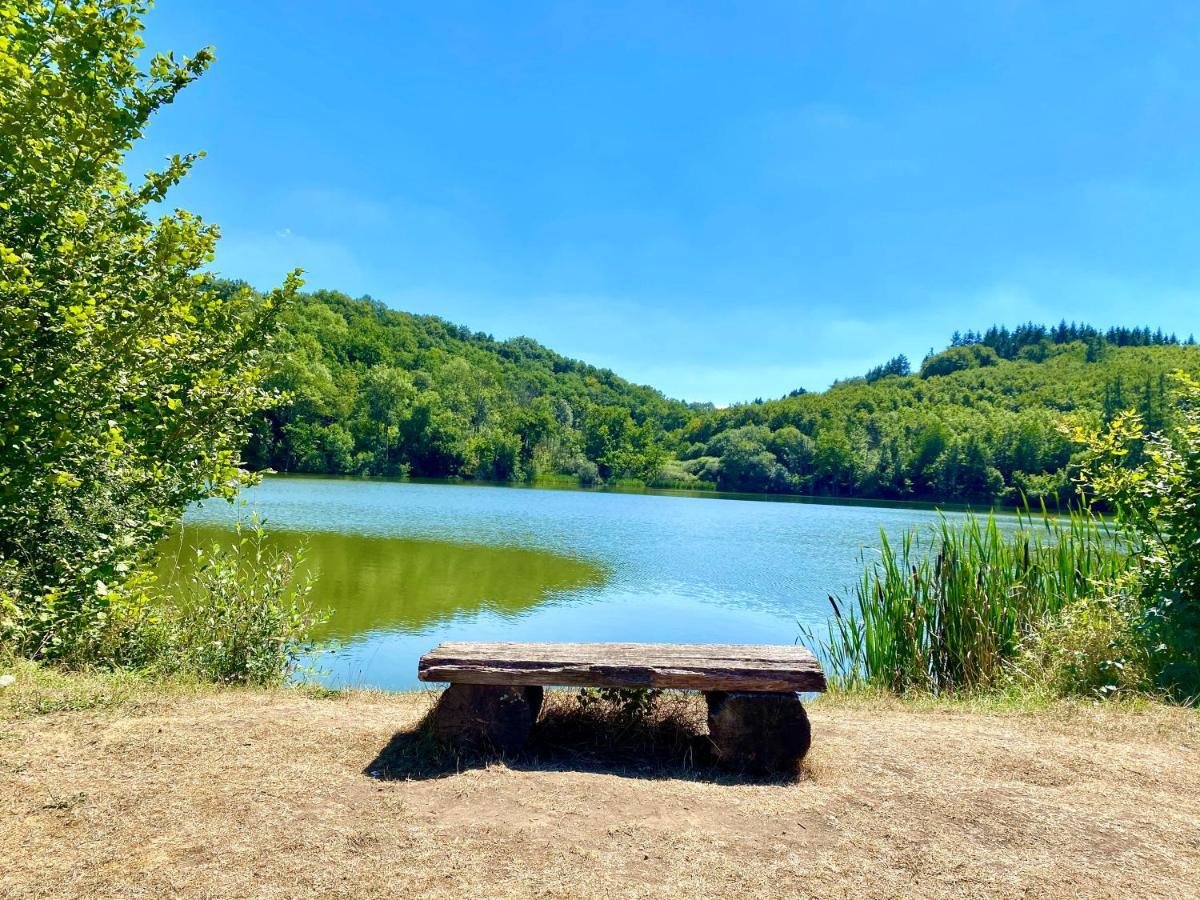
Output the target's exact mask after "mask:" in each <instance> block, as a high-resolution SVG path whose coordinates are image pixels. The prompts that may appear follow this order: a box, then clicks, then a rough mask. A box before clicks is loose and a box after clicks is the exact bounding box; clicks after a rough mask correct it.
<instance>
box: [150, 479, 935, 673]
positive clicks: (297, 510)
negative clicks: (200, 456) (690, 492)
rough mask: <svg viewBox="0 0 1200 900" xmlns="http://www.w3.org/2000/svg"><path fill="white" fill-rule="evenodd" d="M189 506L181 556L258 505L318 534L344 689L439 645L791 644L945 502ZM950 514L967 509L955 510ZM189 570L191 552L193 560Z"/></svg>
mask: <svg viewBox="0 0 1200 900" xmlns="http://www.w3.org/2000/svg"><path fill="white" fill-rule="evenodd" d="M244 497H245V500H246V503H245V504H243V505H242V506H240V507H238V506H232V505H230V504H226V503H206V504H204V505H202V506H198V507H196V508H193V509H191V510H189V511H188V513H187V515H186V516H185V518H184V523H185V524H184V529H183V532H182V534H181V535H179V536H177V537H175V538H173V539H172V540H171V544H170V546H169V548H168V559H178V560H180V561H183V560H186V559H188V555H189V554H188V553H187V547H188V545H189V544H193V543H195V542H197V541H201V542H204V543H208V542H209V541H211V540H212V539H213V538H214V537H219V536H220V535H221V534H222V533H227V531H228V529H229V527H230V526H231V525H232V523H233V522H234V521H235V520H236V519H237V518H238V517H239V516H240V517H243V518H248V516H249V515H250V513H251V512H257V513H258V514H259V515H260V516H261V517H263V518H265V519H266V520H267V527H268V530H269V531H270V532H271V533H272V534H273V535H274V540H276V541H277V542H279V543H280V544H282V545H285V546H296V545H299V544H303V545H305V546H306V547H307V552H308V559H309V565H310V566H312V567H313V568H314V569H315V571H316V573H317V575H318V580H317V586H316V589H315V591H314V593H313V600H314V602H315V603H316V604H317V605H319V606H321V607H325V608H327V609H329V610H331V611H332V617H331V619H330V621H329V624H328V625H327V626H326V629H325V633H324V634H323V635H322V636H324V637H329V638H335V639H336V641H337V643H338V644H339V645H340V649H338V650H336V651H335V652H333V653H326V654H323V655H322V656H321V658H320V659H319V661H317V662H316V666H317V668H318V669H319V670H321V671H322V672H323V680H324V681H325V682H326V683H328V684H331V685H355V686H374V687H381V688H391V689H399V688H409V687H413V686H415V685H416V684H417V680H416V668H417V659H418V657H419V656H420V655H421V654H422V653H423V652H425V651H426V650H428V649H430V648H431V647H433V646H434V645H435V644H437V643H438V642H439V641H443V640H528V641H676V642H691V641H696V642H703V641H722V642H734V643H741V642H744V643H791V642H792V641H794V640H795V639H796V636H797V633H798V627H797V623H803V624H805V625H817V624H820V623H822V622H824V621H825V619H826V617H827V616H828V614H829V603H828V601H827V600H826V596H827V595H828V594H829V593H837V592H839V591H842V590H845V589H846V588H848V587H850V586H851V585H852V584H853V583H854V582H855V581H856V579H857V577H858V574H859V572H860V562H859V557H860V553H862V552H863V550H864V548H867V552H870V548H874V547H876V546H878V543H879V532H880V529H884V530H886V531H887V532H888V533H889V534H896V533H899V532H901V531H903V530H904V529H905V528H907V527H908V526H910V525H913V524H918V523H926V522H933V521H936V518H937V513H936V512H933V511H928V510H918V509H907V508H906V509H896V508H887V507H878V506H836V505H826V504H811V503H777V502H750V501H745V500H733V499H710V498H698V497H687V496H669V495H653V494H617V493H593V492H583V491H564V490H536V489H522V488H509V487H484V486H476V485H453V484H415V483H402V482H381V481H355V480H344V479H324V478H297V477H283V476H276V477H270V478H267V479H266V480H265V481H264V482H263V483H262V484H261V485H259V486H258V487H256V488H253V489H251V490H249V491H247V492H246V493H245V495H244ZM951 515H953V514H951ZM180 564H181V565H184V564H185V563H182V562H181V563H180Z"/></svg>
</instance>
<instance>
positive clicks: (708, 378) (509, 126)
mask: <svg viewBox="0 0 1200 900" xmlns="http://www.w3.org/2000/svg"><path fill="white" fill-rule="evenodd" d="M146 38H147V41H148V43H149V45H150V47H151V48H152V49H173V50H175V51H176V52H177V53H183V52H191V51H193V50H194V49H196V48H199V47H201V46H205V45H209V44H211V45H213V46H215V47H216V52H217V63H216V65H215V66H214V68H213V69H212V70H211V71H210V72H209V74H208V75H206V76H205V77H204V78H203V79H201V81H200V82H198V83H197V84H196V85H194V86H192V87H191V88H189V89H188V90H187V91H186V92H185V93H184V95H183V96H182V97H181V98H180V100H179V101H178V103H177V104H176V105H175V106H173V107H171V108H169V109H167V110H166V111H165V112H163V113H162V114H161V115H160V117H159V118H158V119H157V120H156V122H155V123H154V125H153V126H152V128H151V130H150V132H149V134H148V136H147V139H146V141H145V142H144V143H143V145H141V146H140V147H139V148H138V149H137V151H136V152H135V154H134V156H133V158H132V160H131V167H132V168H133V169H135V170H137V171H142V170H145V169H146V168H149V167H150V166H152V165H155V164H156V162H157V161H158V160H159V159H161V157H163V156H165V155H167V154H169V153H172V152H182V151H187V150H195V149H203V150H205V151H207V153H208V158H207V159H206V160H204V161H203V162H202V163H201V164H200V165H199V166H198V168H197V170H196V171H195V173H194V174H193V175H192V176H191V177H190V178H189V180H188V182H187V183H186V185H184V186H182V187H181V188H180V189H179V190H178V191H177V192H176V194H175V195H174V197H173V202H174V203H175V204H176V205H180V206H184V207H186V208H188V209H191V210H193V211H195V212H198V213H200V214H202V215H203V216H204V217H205V218H207V219H209V220H211V221H214V222H216V223H218V224H219V225H220V226H221V228H222V231H223V234H224V238H223V240H222V245H221V250H220V253H219V255H218V259H217V264H216V268H218V269H219V270H221V271H222V272H223V273H225V274H228V275H230V276H235V277H242V278H245V279H247V280H248V281H250V282H251V283H253V284H255V285H256V286H259V287H269V286H271V285H272V284H275V283H277V282H278V281H279V280H280V278H281V277H282V275H283V274H284V272H286V271H287V270H289V269H290V268H292V267H294V266H302V267H303V268H304V269H305V270H306V271H307V273H308V275H307V278H308V283H309V286H310V287H329V288H337V289H339V290H343V291H345V292H347V293H350V294H352V295H356V296H357V295H361V294H368V293H369V294H371V295H372V296H374V297H377V298H379V299H381V300H383V301H385V302H386V303H388V304H389V305H391V306H395V307H397V308H401V309H407V310H412V311H414V312H422V313H435V314H437V315H441V316H445V317H446V318H449V319H452V320H454V321H456V322H461V323H463V324H466V325H468V326H470V327H471V328H473V329H476V330H481V331H488V332H491V333H493V334H495V335H496V336H497V337H511V336H514V335H518V334H526V335H529V336H531V337H533V338H535V339H537V340H539V341H541V342H542V343H544V344H546V345H548V346H550V347H552V348H553V349H555V350H557V351H559V352H562V353H565V354H568V355H570V356H575V357H579V358H581V359H584V360H587V361H588V362H592V363H595V364H598V365H603V366H608V367H610V368H612V369H614V370H615V371H616V372H618V373H619V374H621V375H623V376H625V377H627V378H631V379H633V380H635V381H639V382H644V383H649V384H653V385H655V386H656V387H659V388H661V389H663V390H664V391H665V392H667V393H668V394H670V395H673V396H678V397H682V398H684V399H688V400H709V401H713V402H717V403H722V404H724V403H729V402H736V401H739V400H749V399H753V398H755V397H759V396H761V397H772V396H779V395H781V394H783V393H786V392H787V391H788V390H791V389H792V388H795V387H800V386H803V387H807V388H809V389H820V388H823V387H825V386H826V385H828V384H829V382H830V381H832V380H833V379H834V378H837V377H844V376H849V375H854V374H860V373H861V372H863V371H865V370H866V369H867V368H869V367H870V366H871V365H874V364H876V363H878V362H881V361H883V360H885V359H887V358H889V357H891V356H893V355H895V354H896V353H901V352H903V353H907V354H908V355H909V356H910V357H911V358H913V360H914V362H918V361H919V360H920V358H921V356H922V355H923V354H924V353H925V352H926V351H927V350H928V349H929V348H930V347H932V346H936V347H938V348H941V347H942V346H944V345H945V343H946V341H947V340H948V338H949V335H950V333H951V332H953V331H954V330H955V329H962V330H966V329H969V328H983V327H986V326H988V325H990V324H992V323H993V322H1002V323H1007V324H1016V323H1018V322H1021V321H1024V320H1027V319H1035V320H1047V321H1057V320H1058V319H1060V318H1067V319H1068V320H1070V319H1079V320H1087V321H1090V322H1093V323H1095V324H1098V325H1108V324H1115V323H1121V324H1150V325H1153V326H1160V325H1161V326H1162V327H1164V328H1165V329H1167V330H1176V331H1178V332H1180V334H1181V335H1184V334H1187V333H1188V332H1192V331H1195V332H1197V333H1198V334H1200V4H1195V3H1190V2H1188V3H1171V2H1156V3H1150V4H1134V3H1104V2H1086V3H1083V2H1081V3H1052V4H1044V3H1022V2H994V3H988V2H972V3H967V4H944V3H915V2H914V3H903V4H894V3H846V4H829V3H820V4H819V3H801V2H788V3H782V2H769V0H756V2H753V3H746V2H731V3H700V2H695V3H654V2H648V0H647V2H637V3H633V2H630V3H622V2H610V3H595V4H582V3H551V4H540V3H533V2H525V3H520V4H499V3H490V2H480V3H457V2H439V3H421V4H415V3H414V4H408V3H400V2H378V3H350V2H345V3H341V2H339V3H318V2H310V0H291V2H282V0H255V2H254V3H243V2H233V0H224V2H218V0H160V4H159V6H158V7H157V8H156V9H155V10H153V11H152V12H151V14H150V17H149V19H148V27H147V32H146Z"/></svg>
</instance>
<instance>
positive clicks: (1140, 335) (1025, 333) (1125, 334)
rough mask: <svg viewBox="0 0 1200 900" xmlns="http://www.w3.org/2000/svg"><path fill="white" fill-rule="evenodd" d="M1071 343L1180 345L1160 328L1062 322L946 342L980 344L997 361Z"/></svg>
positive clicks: (1000, 329) (997, 329) (1191, 341)
mask: <svg viewBox="0 0 1200 900" xmlns="http://www.w3.org/2000/svg"><path fill="white" fill-rule="evenodd" d="M1075 342H1079V343H1083V344H1087V345H1089V346H1097V345H1103V344H1111V345H1112V346H1114V347H1163V346H1166V345H1168V344H1179V343H1181V342H1180V340H1179V338H1178V337H1177V336H1176V335H1175V334H1174V333H1172V334H1164V333H1163V330H1162V329H1161V328H1159V329H1156V330H1154V331H1151V330H1150V329H1149V328H1116V327H1114V328H1109V329H1108V330H1107V331H1101V330H1100V329H1099V328H1094V327H1092V326H1091V325H1084V324H1078V323H1075V322H1072V323H1071V324H1069V325H1068V324H1067V322H1066V320H1065V319H1064V320H1063V321H1061V322H1059V323H1058V325H1057V326H1054V327H1050V326H1046V325H1038V324H1035V323H1034V322H1026V323H1025V324H1024V325H1019V326H1017V328H1015V329H1014V330H1013V331H1009V330H1008V329H1007V328H1005V327H1004V326H996V325H993V326H992V327H991V328H989V329H988V330H987V331H985V332H983V333H982V334H979V333H977V332H974V331H968V332H967V333H966V334H960V333H959V332H957V331H956V332H954V336H953V337H952V338H951V339H950V346H951V347H966V346H970V345H971V344H982V345H984V346H985V347H991V348H992V349H993V350H995V351H996V355H997V356H999V357H1000V358H1001V359H1016V358H1017V357H1018V356H1019V355H1020V353H1021V351H1023V350H1026V349H1027V348H1031V347H1033V348H1040V347H1043V346H1045V345H1049V344H1073V343H1075ZM1182 343H1186V344H1188V345H1192V344H1195V343H1196V339H1195V338H1194V337H1193V336H1192V335H1188V338H1187V340H1186V341H1183V342H1182Z"/></svg>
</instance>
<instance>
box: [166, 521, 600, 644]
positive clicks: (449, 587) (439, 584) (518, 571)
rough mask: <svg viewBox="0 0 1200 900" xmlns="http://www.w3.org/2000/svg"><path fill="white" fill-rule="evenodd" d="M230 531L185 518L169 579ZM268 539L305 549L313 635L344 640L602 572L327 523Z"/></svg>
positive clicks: (535, 598)
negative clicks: (325, 615) (317, 615)
mask: <svg viewBox="0 0 1200 900" xmlns="http://www.w3.org/2000/svg"><path fill="white" fill-rule="evenodd" d="M231 539H232V534H231V532H230V531H229V530H228V529H225V528H220V527H216V526H199V525H189V526H187V527H186V528H184V529H183V531H182V533H180V534H176V535H175V536H173V537H172V538H169V539H168V542H167V545H166V548H167V551H168V552H167V553H166V554H164V561H163V564H162V569H161V575H162V577H163V578H164V580H165V581H166V582H167V583H168V584H169V583H171V582H172V579H174V578H179V577H182V576H183V575H184V574H185V573H186V571H187V568H186V562H187V561H188V560H191V559H192V558H194V556H195V550H196V548H197V547H208V546H209V545H211V544H212V543H213V542H217V543H228V542H229V541H230V540H231ZM268 540H269V543H270V544H272V545H273V546H276V547H279V548H280V549H284V550H293V551H294V550H296V549H298V548H300V547H304V548H305V555H306V561H305V564H304V569H303V570H302V572H305V571H306V572H310V573H312V574H314V575H315V576H316V581H315V585H314V587H313V592H312V594H311V599H312V602H313V605H314V606H315V607H316V608H317V609H321V610H327V611H328V612H329V613H330V617H329V621H328V622H327V624H326V625H325V626H324V628H323V629H322V631H321V632H320V633H319V634H318V635H317V636H318V637H320V638H336V639H338V640H343V641H344V640H348V639H351V638H355V637H358V636H359V635H362V634H365V633H367V632H370V631H376V630H384V631H387V630H402V631H420V630H424V629H426V628H429V627H430V626H433V625H436V624H439V623H442V622H447V621H449V620H451V619H454V618H456V617H461V616H473V615H478V614H480V613H483V612H488V613H493V614H499V615H502V616H518V615H520V614H521V613H523V612H525V611H527V610H529V609H532V608H533V607H535V606H537V605H538V604H540V603H543V602H545V601H546V600H548V599H550V598H552V597H554V596H555V595H556V594H561V593H564V592H567V591H582V590H586V589H588V588H597V587H599V586H600V585H602V584H603V583H604V578H605V570H604V568H603V567H602V566H600V565H598V564H596V563H593V562H589V561H587V560H582V559H577V558H574V557H571V556H564V555H562V554H559V553H552V552H549V551H546V550H538V549H532V548H528V547H506V546H487V545H483V544H466V543H456V542H453V541H444V540H416V539H411V538H385V537H376V536H366V535H361V534H353V533H338V532H328V531H326V532H311V533H302V532H289V531H273V532H270V533H269V537H268ZM181 562H182V563H183V565H180V563H181Z"/></svg>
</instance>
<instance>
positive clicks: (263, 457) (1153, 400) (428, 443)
mask: <svg viewBox="0 0 1200 900" xmlns="http://www.w3.org/2000/svg"><path fill="white" fill-rule="evenodd" d="M243 289H244V285H240V284H238V283H235V282H217V283H216V284H215V285H214V287H213V290H215V291H218V292H221V293H230V292H234V291H238V290H243ZM1177 370H1183V371H1188V372H1197V371H1200V349H1197V347H1196V345H1195V341H1194V340H1193V339H1192V338H1191V337H1188V338H1187V339H1186V340H1183V341H1181V340H1180V339H1179V338H1178V337H1177V336H1176V335H1165V334H1163V333H1162V332H1161V331H1152V330H1151V329H1150V328H1148V327H1113V328H1108V329H1106V330H1100V329H1098V328H1095V327H1093V326H1090V325H1081V324H1076V323H1071V324H1068V323H1066V322H1063V323H1060V324H1059V325H1057V326H1043V325H1036V324H1033V323H1028V324H1025V325H1021V326H1019V327H1017V328H1015V329H1014V330H1012V331H1010V330H1009V329H1007V328H1005V327H1003V326H993V327H991V328H989V329H988V330H986V331H984V332H978V333H977V332H973V331H968V332H966V333H965V334H963V333H956V334H954V335H953V336H952V337H951V339H950V342H949V346H947V347H946V349H945V350H943V351H941V352H938V353H931V354H930V355H929V356H928V357H926V358H925V359H924V360H923V361H922V362H921V364H920V366H919V367H918V368H917V370H916V371H912V369H911V366H910V364H909V362H908V360H907V359H906V358H904V357H903V356H898V357H895V358H893V359H891V360H888V361H887V362H884V363H881V364H880V365H879V366H877V367H875V368H873V369H872V370H871V371H869V372H868V373H866V374H865V375H863V376H861V377H853V378H847V379H845V380H841V381H838V382H837V383H835V384H834V385H833V386H832V387H831V388H829V389H828V390H826V391H823V392H807V391H804V390H796V391H793V392H792V393H791V394H789V395H788V396H786V397H782V398H779V399H776V400H767V401H755V402H753V403H746V404H739V405H735V406H731V407H728V408H722V409H718V408H715V407H714V406H712V405H711V404H697V403H692V404H688V403H683V402H681V401H677V400H672V399H670V398H667V397H665V396H664V395H663V394H662V393H661V392H659V391H657V390H654V389H653V388H650V387H645V386H640V385H635V384H632V383H630V382H628V381H626V380H624V379H622V378H620V377H618V376H617V375H615V374H614V373H612V372H611V371H609V370H606V369H599V368H596V367H593V366H589V365H587V364H585V363H582V362H579V361H576V360H573V359H568V358H566V357H563V356H561V355H559V354H557V353H555V352H553V351H552V350H549V349H547V348H546V347H543V346H541V345H540V344H538V343H537V342H536V341H533V340H531V339H529V338H524V337H520V338H514V339H511V340H505V341H498V340H496V339H494V338H493V337H491V336H490V335H487V334H483V333H479V332H472V331H470V330H469V329H467V328H464V327H461V326H457V325H454V324H451V323H449V322H447V321H445V320H443V319H440V318H437V317H435V316H421V315H413V314H410V313H406V312H400V311H397V310H393V309H390V308H388V307H387V306H385V305H384V304H383V303H381V302H379V301H377V300H372V299H370V298H361V299H352V298H350V297H348V296H346V295H344V294H341V293H337V292H334V291H315V292H312V293H307V294H301V295H300V296H299V297H298V299H297V300H296V302H295V303H294V304H293V305H291V306H290V307H289V308H288V309H287V310H286V311H285V312H284V314H283V326H282V332H281V335H280V337H279V338H278V340H277V342H276V344H275V345H274V348H273V349H272V351H271V353H270V358H269V360H268V371H269V372H270V387H271V388H272V389H273V390H274V391H275V392H276V397H277V400H276V402H275V404H274V405H273V406H272V407H271V408H270V409H269V410H267V411H266V412H264V413H262V414H259V415H258V416H256V418H255V419H254V421H253V423H252V428H251V438H250V441H249V444H248V446H247V447H246V452H245V457H246V459H247V461H248V463H249V464H250V465H251V466H252V467H254V468H257V469H267V468H270V469H274V470H276V471H281V472H310V473H329V474H353V475H385V476H414V477H426V478H462V479H476V480H485V481H547V480H557V481H564V482H568V483H578V484H581V485H597V484H613V483H617V484H622V483H623V484H631V483H632V484H644V485H648V486H652V487H673V488H696V489H718V490H723V491H739V492H766V493H790V494H807V495H814V496H826V497H861V498H875V499H888V500H937V501H946V502H964V503H1006V502H1008V503H1016V502H1021V501H1022V499H1028V500H1029V501H1031V502H1039V501H1042V500H1044V501H1046V502H1048V503H1051V504H1054V503H1058V502H1061V501H1063V500H1066V499H1068V498H1069V497H1070V496H1071V495H1072V494H1073V492H1074V490H1075V488H1074V474H1075V472H1074V467H1075V466H1076V464H1077V462H1076V461H1077V457H1078V453H1079V448H1078V447H1077V446H1076V445H1075V444H1074V443H1073V441H1072V439H1071V437H1070V436H1069V431H1070V428H1071V427H1072V426H1074V427H1084V428H1095V427H1098V426H1100V425H1104V424H1107V423H1108V422H1110V421H1111V420H1112V419H1113V417H1114V416H1116V415H1117V414H1118V413H1120V412H1122V411H1125V410H1128V409H1132V410H1136V411H1137V412H1138V413H1139V414H1140V415H1141V417H1142V421H1143V422H1144V423H1145V425H1146V428H1147V430H1148V431H1151V432H1153V431H1158V430H1161V429H1162V428H1163V426H1164V425H1165V424H1166V417H1167V415H1168V410H1169V409H1170V407H1171V404H1170V399H1169V393H1170V391H1169V386H1168V375H1169V374H1170V373H1172V372H1174V371H1177Z"/></svg>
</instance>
